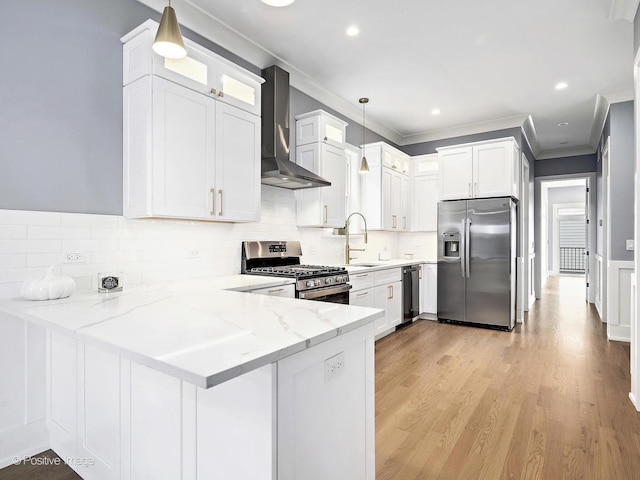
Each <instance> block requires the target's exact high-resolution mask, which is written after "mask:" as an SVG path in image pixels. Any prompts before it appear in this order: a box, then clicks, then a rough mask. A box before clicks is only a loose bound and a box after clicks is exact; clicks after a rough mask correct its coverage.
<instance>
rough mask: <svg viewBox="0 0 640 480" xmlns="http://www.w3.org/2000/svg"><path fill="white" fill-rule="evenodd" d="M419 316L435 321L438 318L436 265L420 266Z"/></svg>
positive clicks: (426, 264) (424, 264) (425, 264)
mask: <svg viewBox="0 0 640 480" xmlns="http://www.w3.org/2000/svg"><path fill="white" fill-rule="evenodd" d="M420 268H421V272H420V314H421V315H422V316H424V317H426V318H430V319H433V320H436V319H437V317H438V265H437V264H435V263H423V264H422V265H420Z"/></svg>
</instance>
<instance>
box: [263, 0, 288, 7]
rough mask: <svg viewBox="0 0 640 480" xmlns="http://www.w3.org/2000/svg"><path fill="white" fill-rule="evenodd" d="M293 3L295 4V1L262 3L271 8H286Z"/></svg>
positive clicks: (267, 0) (281, 0) (284, 0)
mask: <svg viewBox="0 0 640 480" xmlns="http://www.w3.org/2000/svg"><path fill="white" fill-rule="evenodd" d="M293 2H295V0H262V3H266V4H267V5H269V6H271V7H286V6H287V5H291V4H292V3H293Z"/></svg>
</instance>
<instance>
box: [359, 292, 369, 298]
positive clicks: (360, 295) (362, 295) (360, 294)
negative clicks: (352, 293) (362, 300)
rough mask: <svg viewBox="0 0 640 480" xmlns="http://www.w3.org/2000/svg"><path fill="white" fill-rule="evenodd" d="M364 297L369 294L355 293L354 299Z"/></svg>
mask: <svg viewBox="0 0 640 480" xmlns="http://www.w3.org/2000/svg"><path fill="white" fill-rule="evenodd" d="M365 295H369V292H362V293H357V294H356V297H364V296H365Z"/></svg>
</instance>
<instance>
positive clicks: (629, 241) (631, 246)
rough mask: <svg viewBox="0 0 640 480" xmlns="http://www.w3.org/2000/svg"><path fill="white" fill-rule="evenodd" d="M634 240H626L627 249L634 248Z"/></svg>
mask: <svg viewBox="0 0 640 480" xmlns="http://www.w3.org/2000/svg"><path fill="white" fill-rule="evenodd" d="M635 248H636V246H635V242H634V241H633V240H627V250H635Z"/></svg>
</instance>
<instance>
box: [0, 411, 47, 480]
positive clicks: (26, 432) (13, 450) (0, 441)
mask: <svg viewBox="0 0 640 480" xmlns="http://www.w3.org/2000/svg"><path fill="white" fill-rule="evenodd" d="M49 448H50V444H49V432H48V431H47V427H46V425H45V420H44V419H42V420H38V421H37V422H33V423H28V424H26V425H20V426H17V427H13V428H9V429H7V430H3V431H2V432H0V468H4V467H7V466H9V465H13V464H14V463H16V462H17V461H18V460H21V459H23V458H25V457H30V456H33V455H37V454H38V453H42V452H44V451H45V450H49Z"/></svg>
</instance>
